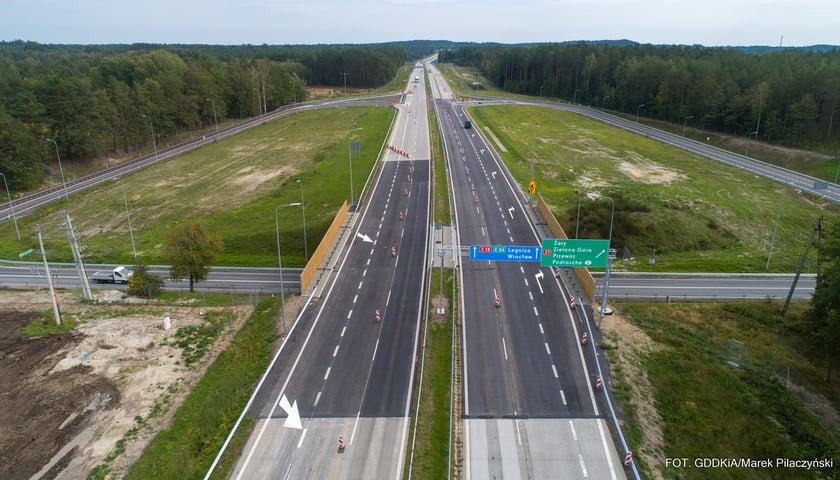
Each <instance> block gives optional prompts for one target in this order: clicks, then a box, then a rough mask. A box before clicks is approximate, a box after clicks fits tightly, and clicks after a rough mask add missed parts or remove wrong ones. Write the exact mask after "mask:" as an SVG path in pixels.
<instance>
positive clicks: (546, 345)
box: [544, 342, 551, 355]
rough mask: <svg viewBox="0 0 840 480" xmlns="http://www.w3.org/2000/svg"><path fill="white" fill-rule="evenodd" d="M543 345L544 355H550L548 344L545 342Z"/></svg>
mask: <svg viewBox="0 0 840 480" xmlns="http://www.w3.org/2000/svg"><path fill="white" fill-rule="evenodd" d="M544 345H545V353H547V354H549V355H551V349H550V348H548V342H545V343H544Z"/></svg>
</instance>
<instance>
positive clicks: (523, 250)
mask: <svg viewBox="0 0 840 480" xmlns="http://www.w3.org/2000/svg"><path fill="white" fill-rule="evenodd" d="M541 254H542V249H541V247H539V246H536V247H518V246H513V245H470V260H489V261H491V262H539V261H540V255H541Z"/></svg>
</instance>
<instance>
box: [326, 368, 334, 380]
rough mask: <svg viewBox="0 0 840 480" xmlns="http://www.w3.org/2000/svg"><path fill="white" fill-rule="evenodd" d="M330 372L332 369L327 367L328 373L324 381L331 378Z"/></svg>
mask: <svg viewBox="0 0 840 480" xmlns="http://www.w3.org/2000/svg"><path fill="white" fill-rule="evenodd" d="M330 370H332V367H327V373H325V374H324V380H326V379H328V378H330Z"/></svg>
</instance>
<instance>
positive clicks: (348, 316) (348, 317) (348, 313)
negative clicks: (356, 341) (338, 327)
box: [347, 308, 353, 320]
mask: <svg viewBox="0 0 840 480" xmlns="http://www.w3.org/2000/svg"><path fill="white" fill-rule="evenodd" d="M351 315H353V309H352V308H351V309H350V311H349V312H347V320H350V316H351Z"/></svg>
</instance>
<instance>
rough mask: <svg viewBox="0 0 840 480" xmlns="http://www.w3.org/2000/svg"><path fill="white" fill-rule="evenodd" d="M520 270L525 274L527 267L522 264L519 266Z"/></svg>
mask: <svg viewBox="0 0 840 480" xmlns="http://www.w3.org/2000/svg"><path fill="white" fill-rule="evenodd" d="M519 271H520V272H522V275H525V268H524V267H523V266H522V265H520V266H519Z"/></svg>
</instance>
